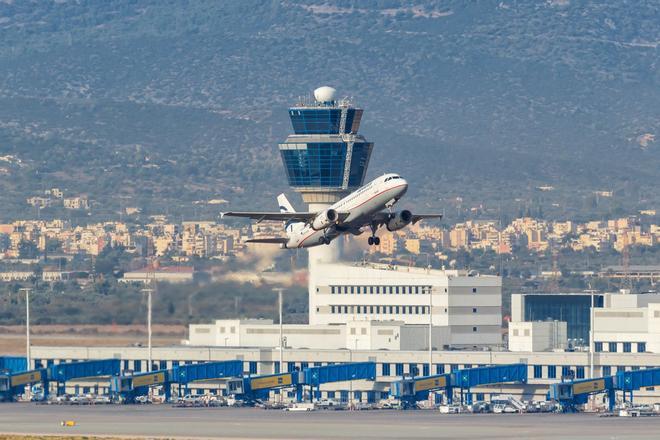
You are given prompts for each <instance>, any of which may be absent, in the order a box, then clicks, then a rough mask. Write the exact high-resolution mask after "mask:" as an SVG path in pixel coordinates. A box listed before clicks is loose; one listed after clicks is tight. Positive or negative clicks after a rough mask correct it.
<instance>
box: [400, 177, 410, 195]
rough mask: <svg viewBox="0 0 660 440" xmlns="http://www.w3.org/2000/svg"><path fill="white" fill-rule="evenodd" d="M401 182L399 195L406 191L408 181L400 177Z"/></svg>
mask: <svg viewBox="0 0 660 440" xmlns="http://www.w3.org/2000/svg"><path fill="white" fill-rule="evenodd" d="M401 180H402V182H401V183H400V184H399V185H401V195H404V194H405V193H406V191H408V181H406V180H404V179H401Z"/></svg>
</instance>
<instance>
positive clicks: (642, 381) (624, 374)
mask: <svg viewBox="0 0 660 440" xmlns="http://www.w3.org/2000/svg"><path fill="white" fill-rule="evenodd" d="M614 385H615V386H616V388H617V389H619V390H621V391H623V401H624V402H625V401H626V395H627V393H630V402H631V403H632V401H633V391H636V390H639V389H641V388H646V387H655V386H659V385H660V368H647V369H645V370H633V371H619V372H618V373H617V374H616V376H615V378H614Z"/></svg>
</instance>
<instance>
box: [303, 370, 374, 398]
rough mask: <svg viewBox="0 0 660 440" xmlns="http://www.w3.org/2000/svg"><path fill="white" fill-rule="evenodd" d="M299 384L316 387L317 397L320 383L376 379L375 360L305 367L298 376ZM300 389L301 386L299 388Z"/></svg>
mask: <svg viewBox="0 0 660 440" xmlns="http://www.w3.org/2000/svg"><path fill="white" fill-rule="evenodd" d="M299 379H300V385H302V386H304V385H309V386H310V387H311V388H312V389H314V388H316V393H310V395H311V394H315V395H316V396H317V397H318V396H320V395H321V385H323V384H326V383H331V382H348V381H353V380H372V381H373V380H376V363H375V362H354V363H347V364H333V365H326V366H323V367H310V368H305V369H304V370H303V371H302V375H301V376H300V378H299ZM300 389H301V391H302V387H301V388H300Z"/></svg>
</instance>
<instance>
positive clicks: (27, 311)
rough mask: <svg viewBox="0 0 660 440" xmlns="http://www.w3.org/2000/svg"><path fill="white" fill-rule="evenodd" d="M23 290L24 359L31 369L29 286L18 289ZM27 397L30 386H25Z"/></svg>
mask: <svg viewBox="0 0 660 440" xmlns="http://www.w3.org/2000/svg"><path fill="white" fill-rule="evenodd" d="M20 290H21V291H24V292H25V359H26V361H27V369H28V370H31V369H32V356H31V353H30V291H31V290H32V289H31V288H29V287H23V288H21V289H20ZM25 389H26V390H27V391H26V394H27V397H28V399H29V398H30V386H29V385H28V386H26V388H25Z"/></svg>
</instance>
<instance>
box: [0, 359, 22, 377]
mask: <svg viewBox="0 0 660 440" xmlns="http://www.w3.org/2000/svg"><path fill="white" fill-rule="evenodd" d="M27 369H28V364H27V359H26V358H24V357H22V356H0V373H15V372H18V371H27Z"/></svg>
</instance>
